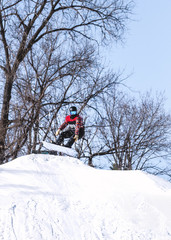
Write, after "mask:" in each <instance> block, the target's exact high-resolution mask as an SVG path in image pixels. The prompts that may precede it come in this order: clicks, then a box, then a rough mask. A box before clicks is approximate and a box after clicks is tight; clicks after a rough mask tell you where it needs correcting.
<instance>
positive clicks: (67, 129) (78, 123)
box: [56, 106, 84, 148]
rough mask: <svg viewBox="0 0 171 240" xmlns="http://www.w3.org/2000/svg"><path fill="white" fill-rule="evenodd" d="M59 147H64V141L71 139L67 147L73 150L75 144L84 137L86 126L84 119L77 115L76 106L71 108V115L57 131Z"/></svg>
mask: <svg viewBox="0 0 171 240" xmlns="http://www.w3.org/2000/svg"><path fill="white" fill-rule="evenodd" d="M56 136H58V138H57V140H56V144H57V145H63V144H64V139H65V138H69V140H68V142H67V143H66V145H65V147H69V148H71V147H72V145H73V143H74V142H76V141H77V140H78V139H80V138H82V137H83V136H84V124H83V119H82V117H81V116H80V115H79V114H77V108H76V107H75V106H72V107H70V115H68V116H66V118H65V122H64V123H63V124H62V125H61V126H60V127H59V128H58V130H57V131H56Z"/></svg>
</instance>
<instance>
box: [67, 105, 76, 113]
mask: <svg viewBox="0 0 171 240" xmlns="http://www.w3.org/2000/svg"><path fill="white" fill-rule="evenodd" d="M69 111H70V114H71V115H77V108H76V107H75V106H72V107H70V109H69Z"/></svg>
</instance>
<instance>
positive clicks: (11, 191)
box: [0, 155, 171, 240]
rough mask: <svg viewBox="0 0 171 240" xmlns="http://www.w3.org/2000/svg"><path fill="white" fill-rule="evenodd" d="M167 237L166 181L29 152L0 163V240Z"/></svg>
mask: <svg viewBox="0 0 171 240" xmlns="http://www.w3.org/2000/svg"><path fill="white" fill-rule="evenodd" d="M31 239H32V240H56V239H57V240H171V183H169V182H166V181H164V180H162V179H160V178H158V177H154V176H152V175H148V174H145V173H143V172H141V171H109V170H97V169H93V168H90V167H88V166H86V165H84V164H83V163H82V162H80V161H79V160H77V159H74V158H71V157H58V156H48V155H29V156H24V157H21V158H17V159H16V160H14V161H12V162H10V163H7V164H5V165H1V166H0V240H31Z"/></svg>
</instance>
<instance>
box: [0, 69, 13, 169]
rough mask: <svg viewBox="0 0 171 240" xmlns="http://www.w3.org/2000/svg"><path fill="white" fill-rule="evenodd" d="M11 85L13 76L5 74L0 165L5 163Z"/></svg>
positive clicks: (0, 136) (0, 125)
mask: <svg viewBox="0 0 171 240" xmlns="http://www.w3.org/2000/svg"><path fill="white" fill-rule="evenodd" d="M12 85H13V75H12V74H10V73H8V74H6V83H5V88H4V96H3V104H2V111H1V120H0V164H3V163H4V161H5V138H6V133H7V129H8V124H9V119H8V117H9V104H10V99H11V91H12Z"/></svg>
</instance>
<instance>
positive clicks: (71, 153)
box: [42, 141, 77, 157]
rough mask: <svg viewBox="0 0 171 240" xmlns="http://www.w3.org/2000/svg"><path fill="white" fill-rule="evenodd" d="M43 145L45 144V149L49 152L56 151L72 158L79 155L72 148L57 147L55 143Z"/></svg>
mask: <svg viewBox="0 0 171 240" xmlns="http://www.w3.org/2000/svg"><path fill="white" fill-rule="evenodd" d="M42 144H43V147H44V148H46V149H47V150H48V151H56V152H59V153H65V154H66V155H68V156H72V157H75V156H76V155H77V152H76V151H75V150H74V149H72V148H68V147H64V146H60V145H56V144H54V143H48V142H45V141H43V142H42Z"/></svg>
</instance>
